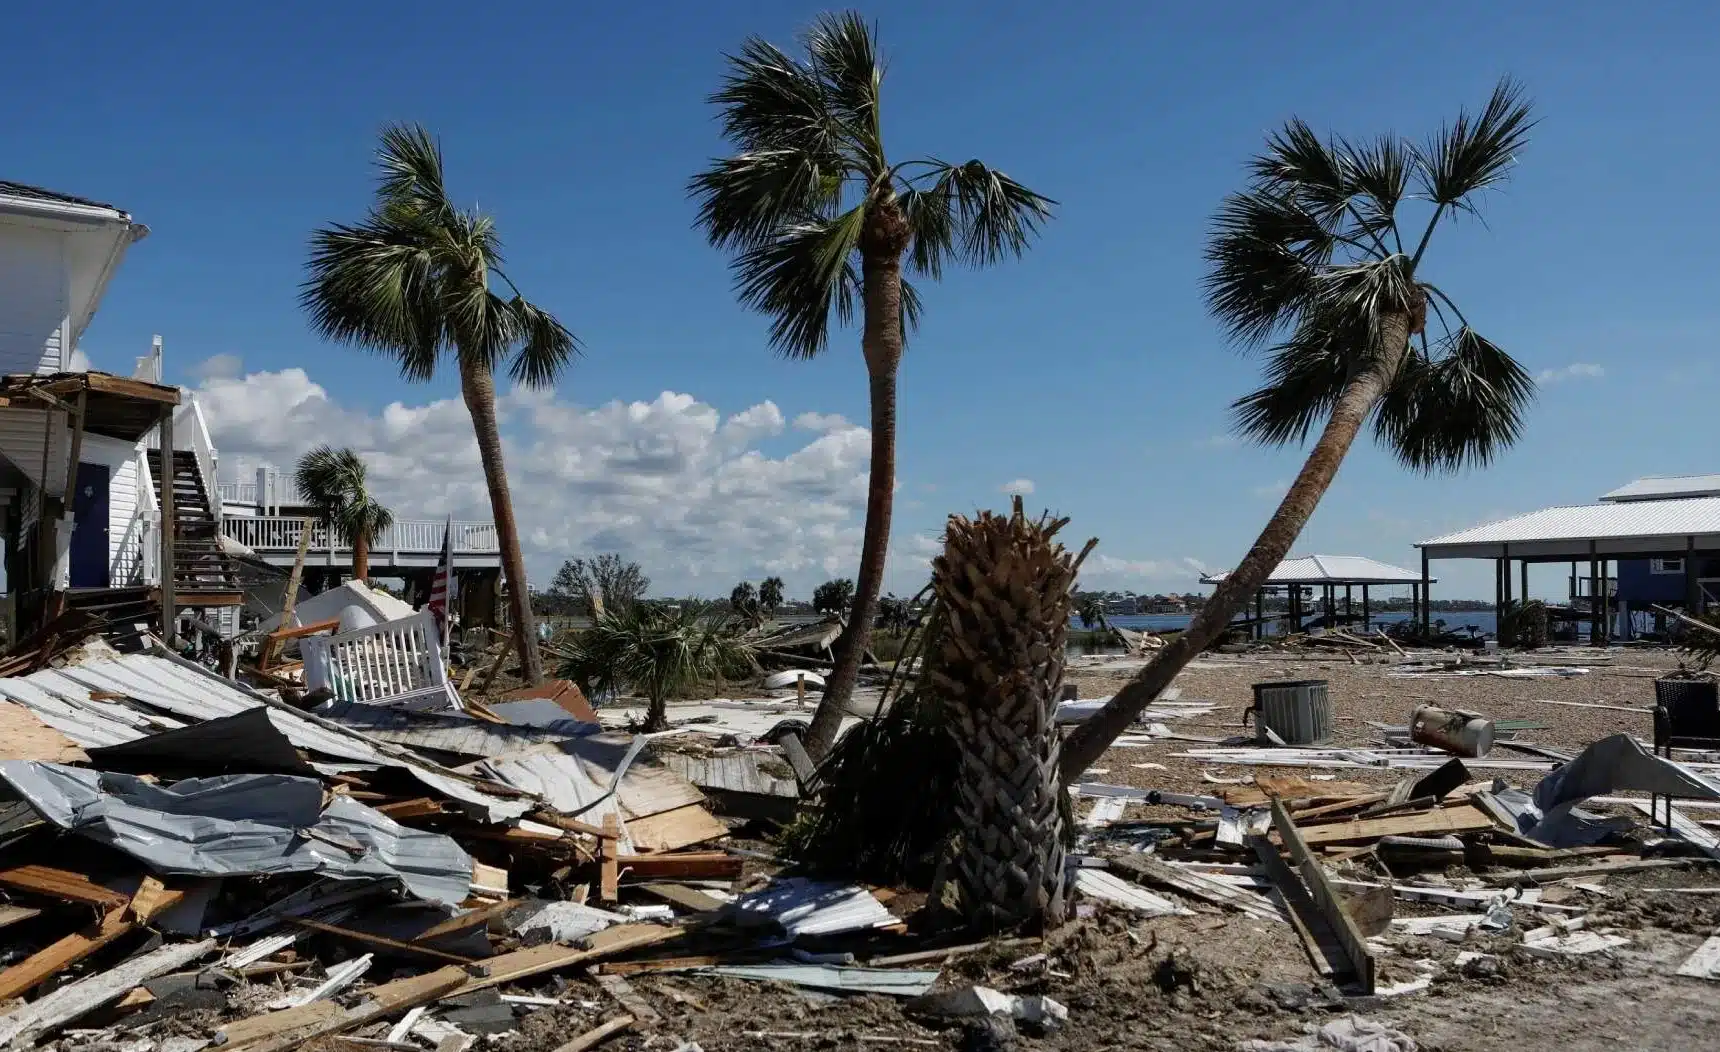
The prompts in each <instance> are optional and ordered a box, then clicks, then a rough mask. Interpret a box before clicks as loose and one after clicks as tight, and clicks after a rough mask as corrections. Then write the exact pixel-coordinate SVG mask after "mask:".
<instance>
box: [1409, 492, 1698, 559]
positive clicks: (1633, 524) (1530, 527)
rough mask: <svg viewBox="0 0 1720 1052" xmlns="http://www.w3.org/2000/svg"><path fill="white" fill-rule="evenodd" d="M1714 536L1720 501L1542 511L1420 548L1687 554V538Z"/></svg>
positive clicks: (1653, 502) (1451, 535)
mask: <svg viewBox="0 0 1720 1052" xmlns="http://www.w3.org/2000/svg"><path fill="white" fill-rule="evenodd" d="M1712 533H1720V497H1693V498H1689V499H1683V500H1637V501H1623V502H1615V503H1609V504H1579V505H1574V506H1570V507H1560V508H1542V509H1541V510H1540V511H1532V512H1529V513H1528V514H1527V515H1517V516H1514V517H1512V518H1509V519H1499V520H1497V521H1495V522H1489V523H1483V524H1482V525H1480V526H1472V527H1470V528H1469V529H1467V530H1459V531H1458V532H1456V533H1448V534H1446V535H1444V536H1443V537H1434V538H1432V539H1431V540H1425V541H1422V542H1421V544H1419V545H1418V547H1421V548H1433V547H1449V546H1453V545H1490V544H1519V543H1529V542H1532V541H1587V540H1614V539H1621V538H1643V539H1651V538H1659V537H1664V538H1667V539H1668V540H1669V541H1676V542H1677V543H1675V544H1672V545H1670V547H1673V548H1683V547H1684V543H1683V541H1684V538H1685V537H1688V536H1692V535H1700V534H1712Z"/></svg>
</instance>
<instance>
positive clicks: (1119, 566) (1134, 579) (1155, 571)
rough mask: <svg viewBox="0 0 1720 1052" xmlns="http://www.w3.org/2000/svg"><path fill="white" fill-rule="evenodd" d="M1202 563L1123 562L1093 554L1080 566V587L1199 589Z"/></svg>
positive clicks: (1191, 560)
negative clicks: (1130, 586) (1128, 586)
mask: <svg viewBox="0 0 1720 1052" xmlns="http://www.w3.org/2000/svg"><path fill="white" fill-rule="evenodd" d="M1204 572H1206V564H1205V563H1203V562H1201V561H1200V560H1199V559H1195V558H1192V557H1190V556H1183V557H1182V558H1179V559H1124V558H1119V557H1118V556H1115V555H1108V554H1106V553H1104V552H1094V553H1093V554H1092V555H1090V556H1088V557H1087V561H1086V562H1085V563H1082V564H1081V587H1083V588H1107V587H1118V586H1121V585H1125V584H1126V585H1140V584H1143V583H1145V584H1150V585H1152V586H1153V587H1155V588H1160V589H1164V590H1167V591H1177V592H1185V591H1193V590H1195V589H1197V588H1199V587H1200V575H1201V574H1202V573H1204Z"/></svg>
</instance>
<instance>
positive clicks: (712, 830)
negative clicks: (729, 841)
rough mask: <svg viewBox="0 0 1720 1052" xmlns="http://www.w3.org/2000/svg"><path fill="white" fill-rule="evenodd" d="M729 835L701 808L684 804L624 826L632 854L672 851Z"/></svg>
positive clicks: (637, 819) (721, 824)
mask: <svg viewBox="0 0 1720 1052" xmlns="http://www.w3.org/2000/svg"><path fill="white" fill-rule="evenodd" d="M728 835H729V827H728V826H726V825H724V824H723V823H721V822H719V821H717V819H716V818H715V817H713V816H712V815H711V813H710V812H709V811H707V810H705V808H704V806H703V805H701V804H688V805H687V806H685V807H677V808H675V809H674V810H672V811H663V812H661V813H659V814H654V815H651V816H650V817H648V818H635V819H633V820H632V821H630V822H628V823H627V837H628V839H629V840H631V841H633V848H634V850H636V851H675V850H678V849H680V848H684V847H688V846H691V845H693V844H702V843H704V842H705V841H707V840H716V839H717V838H719V837H725V836H728Z"/></svg>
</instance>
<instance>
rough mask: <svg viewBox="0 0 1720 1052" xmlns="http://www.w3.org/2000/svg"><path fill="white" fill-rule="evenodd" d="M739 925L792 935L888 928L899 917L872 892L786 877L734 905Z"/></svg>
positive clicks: (859, 888)
mask: <svg viewBox="0 0 1720 1052" xmlns="http://www.w3.org/2000/svg"><path fill="white" fill-rule="evenodd" d="M734 910H735V920H736V922H737V923H739V924H743V925H745V924H774V925H776V926H779V927H781V928H782V930H783V931H784V932H786V933H787V934H788V935H790V936H799V935H834V934H836V933H837V932H844V931H861V930H864V929H866V928H884V927H888V926H890V925H892V924H895V923H896V922H897V918H896V916H895V915H894V914H892V913H891V912H890V911H889V910H887V909H885V908H884V904H883V903H882V902H879V901H878V900H877V898H876V897H874V896H873V895H872V893H871V892H869V891H867V890H866V889H865V888H862V887H860V886H858V885H855V884H838V883H833V882H831V881H824V880H808V879H807V878H805V877H783V878H780V879H777V880H773V881H771V882H770V885H769V886H768V887H765V888H762V889H760V890H758V891H755V892H752V893H750V894H747V895H742V896H741V897H740V898H739V899H738V900H737V901H736V902H735V905H734Z"/></svg>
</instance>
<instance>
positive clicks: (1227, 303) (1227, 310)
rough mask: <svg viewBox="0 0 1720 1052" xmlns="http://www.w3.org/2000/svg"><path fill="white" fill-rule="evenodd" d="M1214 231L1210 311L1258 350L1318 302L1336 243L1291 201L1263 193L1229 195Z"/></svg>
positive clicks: (1245, 343) (1231, 333) (1208, 255)
mask: <svg viewBox="0 0 1720 1052" xmlns="http://www.w3.org/2000/svg"><path fill="white" fill-rule="evenodd" d="M1213 227H1214V232H1213V236H1212V239H1211V240H1210V241H1209V242H1208V243H1207V248H1206V260H1207V263H1208V264H1210V267H1211V269H1210V270H1209V271H1208V273H1207V277H1206V280H1205V286H1206V299H1207V309H1209V310H1210V311H1212V313H1213V314H1215V315H1217V317H1218V319H1219V321H1220V322H1222V323H1223V324H1224V326H1225V328H1226V329H1227V330H1228V334H1229V336H1230V338H1231V339H1232V340H1233V341H1235V342H1237V343H1239V344H1242V345H1243V346H1245V347H1252V346H1258V345H1260V344H1262V343H1264V342H1265V341H1266V340H1267V339H1269V338H1270V337H1271V336H1272V334H1273V333H1274V332H1275V331H1277V330H1278V329H1279V328H1280V326H1282V325H1284V324H1285V323H1287V322H1288V321H1290V320H1291V319H1292V318H1294V317H1295V316H1296V315H1297V314H1298V313H1299V312H1300V311H1301V310H1302V309H1303V308H1304V307H1306V306H1307V305H1308V304H1309V303H1310V302H1311V301H1312V299H1313V296H1314V291H1315V277H1316V275H1317V274H1318V273H1319V268H1320V267H1323V266H1324V265H1326V264H1327V263H1328V262H1330V260H1331V258H1332V250H1333V247H1334V244H1335V242H1334V239H1333V238H1332V236H1331V235H1330V234H1329V233H1328V232H1327V230H1326V229H1325V227H1324V226H1322V225H1321V223H1320V221H1319V219H1318V217H1317V216H1315V215H1314V214H1313V213H1312V212H1310V211H1308V210H1307V209H1306V208H1304V207H1302V206H1301V205H1300V204H1298V203H1297V202H1296V201H1295V200H1294V199H1293V198H1292V197H1290V196H1288V195H1285V194H1279V193H1272V192H1265V191H1252V192H1248V193H1240V194H1231V195H1229V196H1228V197H1226V198H1225V199H1224V201H1223V203H1222V204H1220V205H1219V208H1218V214H1217V215H1215V216H1214V217H1213Z"/></svg>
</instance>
